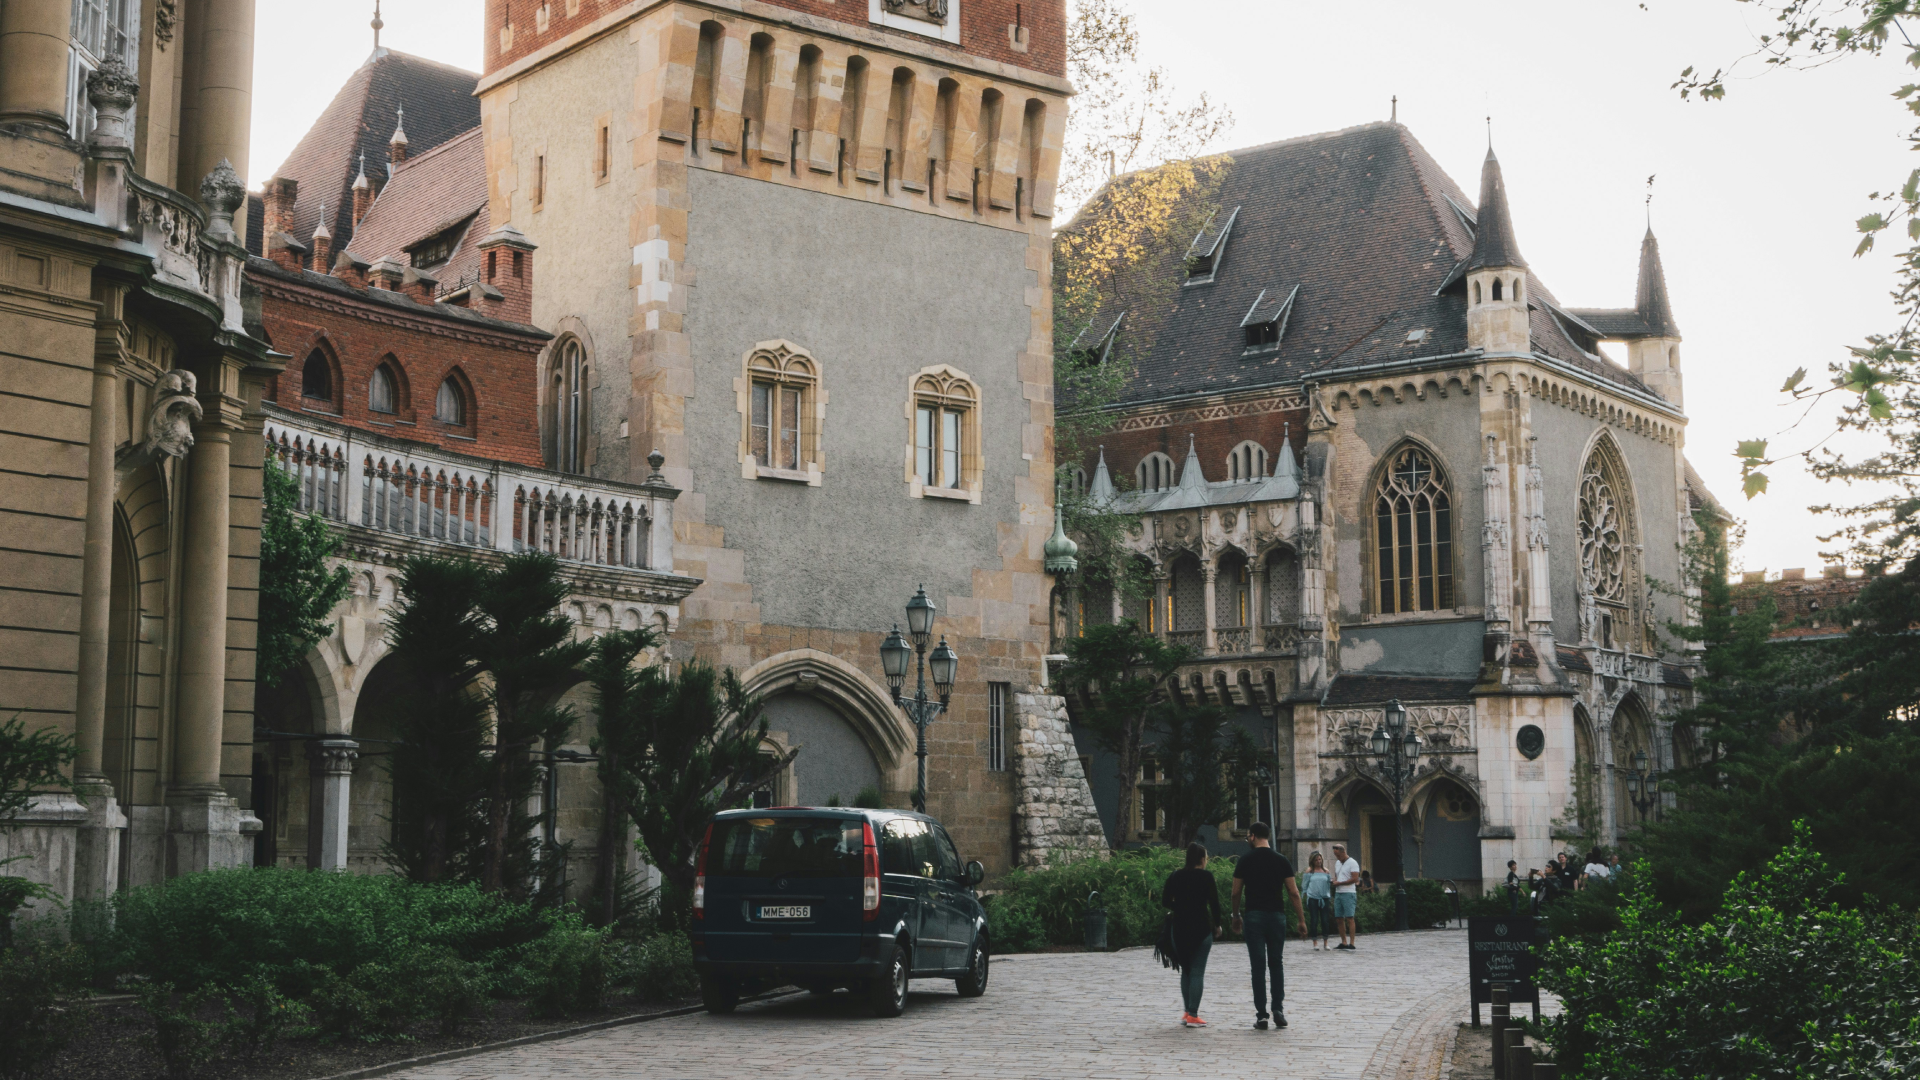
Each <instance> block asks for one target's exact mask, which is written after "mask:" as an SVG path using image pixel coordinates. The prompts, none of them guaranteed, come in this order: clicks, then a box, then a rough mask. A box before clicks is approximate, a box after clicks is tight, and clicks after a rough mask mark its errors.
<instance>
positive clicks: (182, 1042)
mask: <svg viewBox="0 0 1920 1080" xmlns="http://www.w3.org/2000/svg"><path fill="white" fill-rule="evenodd" d="M139 996H140V1007H141V1008H143V1009H145V1010H146V1011H147V1016H148V1018H149V1019H151V1020H152V1021H153V1044H154V1049H156V1050H158V1051H159V1052H160V1060H161V1061H162V1062H164V1063H165V1065H166V1068H167V1076H168V1077H169V1078H170V1080H186V1078H187V1077H190V1076H192V1075H193V1073H194V1071H195V1070H196V1069H198V1068H199V1067H200V1066H202V1065H205V1064H206V1063H208V1062H210V1061H212V1060H213V1059H214V1058H217V1057H219V1056H220V1052H221V1050H222V1044H223V1043H224V1042H225V1040H226V1038H227V1034H228V1032H229V1030H230V1028H231V1024H232V1020H233V1007H232V1006H231V1005H229V1004H228V1003H227V998H226V995H225V994H224V993H223V992H222V991H221V989H220V988H219V987H217V986H203V987H201V988H199V989H198V990H194V991H192V992H190V993H186V994H177V993H175V992H174V986H173V984H172V983H168V982H156V983H148V984H147V985H146V986H145V987H144V988H143V989H142V990H141V991H140V995H139ZM209 1012H212V1013H214V1014H215V1015H214V1017H213V1018H212V1019H209V1018H208V1017H207V1014H208V1013H209Z"/></svg>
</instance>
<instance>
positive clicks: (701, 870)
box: [693, 824, 713, 919]
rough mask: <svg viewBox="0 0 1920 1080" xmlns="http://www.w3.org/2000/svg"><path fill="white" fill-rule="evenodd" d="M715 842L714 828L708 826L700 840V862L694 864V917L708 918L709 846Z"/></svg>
mask: <svg viewBox="0 0 1920 1080" xmlns="http://www.w3.org/2000/svg"><path fill="white" fill-rule="evenodd" d="M712 842H713V826H712V825H711V824H709V825H708V826H707V832H706V835H704V836H702V837H701V838H700V861H699V862H697V863H694V864H693V917H694V918H696V919H704V918H706V917H707V845H708V844H711V843H712Z"/></svg>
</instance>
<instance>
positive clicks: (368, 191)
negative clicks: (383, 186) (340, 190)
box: [353, 151, 373, 228]
mask: <svg viewBox="0 0 1920 1080" xmlns="http://www.w3.org/2000/svg"><path fill="white" fill-rule="evenodd" d="M371 209H373V182H372V181H370V180H368V179H367V155H366V152H365V151H362V152H361V154H360V175H359V176H356V177H354V178H353V224H354V227H355V228H358V227H359V226H360V219H361V218H364V217H366V216H367V211H369V210H371Z"/></svg>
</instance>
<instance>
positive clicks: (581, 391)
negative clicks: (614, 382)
mask: <svg viewBox="0 0 1920 1080" xmlns="http://www.w3.org/2000/svg"><path fill="white" fill-rule="evenodd" d="M572 321H573V320H571V319H568V320H563V324H564V323H566V322H572ZM597 366H598V364H597V360H596V358H595V356H594V350H593V346H592V343H591V342H589V341H588V340H587V336H586V335H585V334H583V333H578V332H576V331H575V330H574V329H572V328H569V327H566V326H564V325H563V327H562V329H561V330H560V332H559V337H558V338H557V339H555V341H554V342H553V344H552V345H551V346H549V347H548V348H547V351H546V354H545V358H544V360H543V362H542V364H541V365H540V367H541V372H540V374H541V381H540V387H539V390H538V397H539V407H540V428H541V430H540V447H541V454H542V456H543V457H544V458H545V459H546V466H547V468H549V469H552V470H553V471H555V472H563V473H569V474H572V475H575V476H582V475H585V474H586V472H587V470H588V469H589V468H590V467H591V466H592V464H593V459H594V457H595V455H594V453H593V449H594V447H593V407H594V400H593V399H594V396H595V395H594V393H593V389H594V379H595V378H596V369H597Z"/></svg>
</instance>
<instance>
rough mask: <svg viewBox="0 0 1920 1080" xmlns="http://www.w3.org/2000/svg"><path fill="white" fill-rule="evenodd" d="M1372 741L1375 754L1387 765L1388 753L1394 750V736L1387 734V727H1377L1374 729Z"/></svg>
mask: <svg viewBox="0 0 1920 1080" xmlns="http://www.w3.org/2000/svg"><path fill="white" fill-rule="evenodd" d="M1371 741H1372V743H1373V756H1374V757H1377V758H1379V759H1381V761H1380V763H1381V764H1382V765H1385V764H1386V757H1387V755H1388V754H1391V753H1392V752H1393V736H1391V735H1389V734H1387V729H1386V728H1383V727H1377V728H1374V729H1373V739H1372V740H1371Z"/></svg>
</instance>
